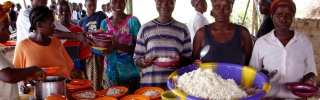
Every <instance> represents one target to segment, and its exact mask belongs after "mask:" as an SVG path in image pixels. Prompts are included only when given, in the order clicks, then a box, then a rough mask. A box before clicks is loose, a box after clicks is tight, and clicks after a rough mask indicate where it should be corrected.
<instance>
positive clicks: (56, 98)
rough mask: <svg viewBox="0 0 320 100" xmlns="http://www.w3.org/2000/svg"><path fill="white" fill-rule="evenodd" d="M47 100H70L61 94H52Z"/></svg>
mask: <svg viewBox="0 0 320 100" xmlns="http://www.w3.org/2000/svg"><path fill="white" fill-rule="evenodd" d="M45 100H68V98H67V97H65V96H63V95H61V94H51V95H49V96H48V97H46V98H45Z"/></svg>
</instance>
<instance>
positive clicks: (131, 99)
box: [120, 94, 150, 100]
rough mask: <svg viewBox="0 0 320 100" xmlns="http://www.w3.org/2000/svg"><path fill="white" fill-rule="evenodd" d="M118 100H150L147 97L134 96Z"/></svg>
mask: <svg viewBox="0 0 320 100" xmlns="http://www.w3.org/2000/svg"><path fill="white" fill-rule="evenodd" d="M120 100H150V99H149V98H148V97H147V96H144V95H139V94H134V95H127V96H125V97H123V98H121V99H120Z"/></svg>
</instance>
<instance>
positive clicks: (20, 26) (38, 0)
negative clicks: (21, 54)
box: [17, 0, 87, 42]
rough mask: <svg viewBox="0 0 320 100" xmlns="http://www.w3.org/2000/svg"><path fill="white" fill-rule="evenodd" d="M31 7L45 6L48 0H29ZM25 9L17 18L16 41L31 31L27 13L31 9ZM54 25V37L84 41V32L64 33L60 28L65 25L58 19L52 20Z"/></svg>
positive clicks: (62, 28)
mask: <svg viewBox="0 0 320 100" xmlns="http://www.w3.org/2000/svg"><path fill="white" fill-rule="evenodd" d="M30 1H31V5H32V8H35V7H39V6H46V5H47V1H48V0H30ZM32 8H30V9H26V10H24V11H22V12H21V13H20V14H19V16H18V20H17V42H19V41H21V40H23V39H25V38H28V37H29V35H30V34H32V32H29V28H30V26H31V25H30V20H29V14H30V12H31V9H32ZM54 24H55V26H56V31H55V33H54V34H53V36H54V37H58V38H60V39H77V40H78V41H80V42H84V41H86V40H87V38H86V37H85V36H86V35H85V34H84V33H66V32H61V31H62V30H65V27H63V26H62V25H61V24H59V22H58V21H55V22H54Z"/></svg>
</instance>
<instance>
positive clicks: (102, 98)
mask: <svg viewBox="0 0 320 100" xmlns="http://www.w3.org/2000/svg"><path fill="white" fill-rule="evenodd" d="M94 100H118V99H116V98H114V97H108V96H104V97H100V98H96V99H94Z"/></svg>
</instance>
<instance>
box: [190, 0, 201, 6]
mask: <svg viewBox="0 0 320 100" xmlns="http://www.w3.org/2000/svg"><path fill="white" fill-rule="evenodd" d="M200 1H201V0H194V1H193V2H192V6H193V7H195V6H197V5H198V4H199V3H200Z"/></svg>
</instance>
